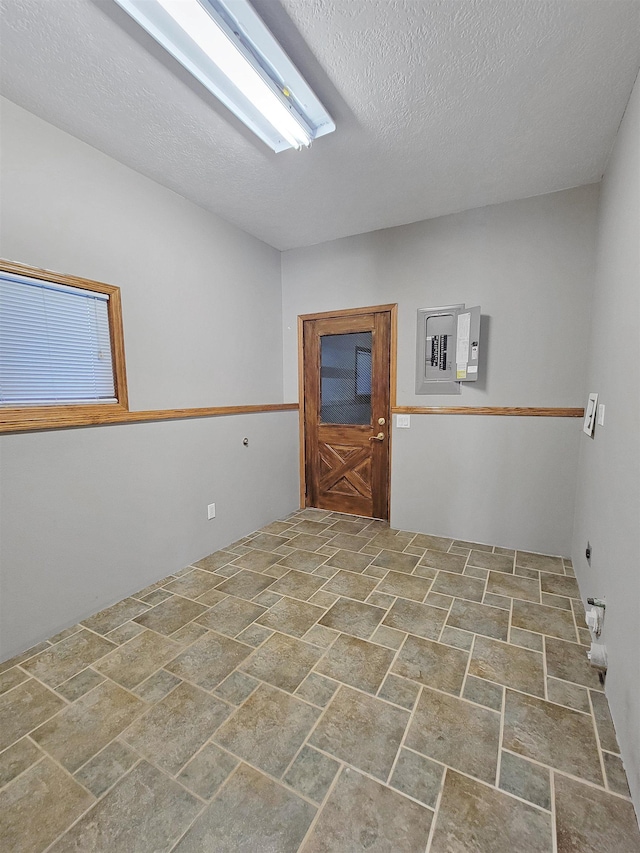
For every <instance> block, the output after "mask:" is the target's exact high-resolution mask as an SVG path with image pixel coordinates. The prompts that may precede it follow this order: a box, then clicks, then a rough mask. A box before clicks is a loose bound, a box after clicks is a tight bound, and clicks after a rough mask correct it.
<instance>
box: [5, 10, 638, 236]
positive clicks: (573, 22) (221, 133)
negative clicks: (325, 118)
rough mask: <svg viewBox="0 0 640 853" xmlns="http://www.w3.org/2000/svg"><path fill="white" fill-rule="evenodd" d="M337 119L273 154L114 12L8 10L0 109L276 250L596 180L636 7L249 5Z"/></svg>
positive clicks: (627, 80)
mask: <svg viewBox="0 0 640 853" xmlns="http://www.w3.org/2000/svg"><path fill="white" fill-rule="evenodd" d="M254 6H255V7H256V9H257V10H258V11H259V13H260V14H261V15H262V17H263V18H264V20H265V21H266V22H267V24H268V25H269V26H270V28H271V29H272V31H273V32H274V35H276V37H277V38H278V39H279V40H280V42H281V44H282V45H283V47H284V48H285V50H286V51H287V52H288V53H289V55H290V56H291V58H292V59H293V60H294V62H295V63H296V64H297V65H298V67H299V68H300V70H301V71H302V72H303V74H304V75H305V76H306V78H307V79H308V81H309V83H311V85H312V86H313V87H314V88H315V90H316V92H317V93H318V95H319V96H320V98H321V100H322V101H323V102H324V104H325V106H326V107H327V108H328V110H329V112H330V113H331V114H332V116H333V118H334V119H335V121H336V124H337V130H336V132H335V133H333V134H331V135H329V136H326V137H323V138H321V139H319V140H317V142H316V143H315V144H314V145H313V147H312V148H311V149H310V150H308V151H302V152H297V151H286V152H282V153H280V154H273V153H272V152H271V151H270V150H269V149H267V148H266V147H265V146H264V145H263V144H262V143H261V142H260V141H259V140H258V139H256V138H254V137H253V136H252V135H251V134H250V133H249V132H248V131H247V130H246V129H245V128H244V126H243V125H241V124H240V123H239V122H238V121H237V120H236V119H235V118H233V117H232V116H230V115H229V114H228V113H227V112H226V111H225V110H224V108H222V107H221V106H219V105H218V103H217V101H216V100H215V98H213V96H211V95H210V94H209V93H208V92H206V90H204V89H203V88H202V87H201V86H200V85H199V84H198V83H196V82H195V81H194V80H192V79H191V78H190V76H189V75H188V74H187V73H186V72H185V71H184V70H183V69H182V67H181V66H179V65H178V64H177V63H176V62H175V61H174V60H173V59H172V58H171V57H169V56H168V55H165V54H164V53H163V51H162V50H161V49H160V48H159V47H158V46H157V45H156V43H155V42H154V41H153V40H152V39H151V38H150V37H149V36H148V35H147V34H146V33H145V32H143V31H142V30H140V29H139V28H138V27H136V25H135V24H134V23H133V22H132V21H131V20H130V19H129V18H128V17H127V15H125V14H124V12H122V10H121V9H120V8H119V7H118V6H116V4H115V3H113V2H112V0H2V2H1V3H0V9H1V12H2V42H1V46H2V71H1V73H2V90H3V94H5V95H6V97H8V98H9V99H10V100H12V101H14V102H15V103H17V104H20V105H21V106H23V107H25V108H26V109H28V110H30V111H31V112H33V113H35V114H36V115H38V116H41V117H42V118H44V119H46V120H47V121H49V122H51V123H53V124H55V125H57V126H58V127H60V128H62V129H63V130H65V131H68V132H69V133H71V134H73V135H74V136H76V137H78V138H79V139H82V140H84V141H85V142H88V143H89V144H90V145H93V146H95V147H96V148H98V149H100V150H101V151H104V152H105V153H107V154H109V155H111V156H112V157H114V158H115V159H117V160H119V161H120V162H122V163H125V164H126V165H127V166H130V167H131V168H133V169H135V170H137V171H138V172H141V173H142V174H144V175H147V176H149V177H150V178H152V179H153V180H155V181H157V182H159V183H160V184H163V185H164V186H166V187H169V188H170V189H172V190H175V192H177V193H180V194H181V195H183V196H185V197H186V198H188V199H191V200H192V201H194V202H196V203H197V204H199V205H200V206H202V207H204V208H206V209H208V210H211V211H213V212H214V213H216V214H218V215H220V216H222V217H223V218H224V219H226V220H228V221H230V222H233V223H235V224H236V225H238V226H240V227H241V228H243V229H244V230H245V231H248V232H249V233H251V234H254V235H256V236H257V237H259V238H260V239H262V240H265V241H266V242H267V243H270V244H271V245H273V246H275V247H277V248H278V249H288V248H292V247H296V246H304V245H309V244H312V243H319V242H322V241H325V240H330V239H333V238H336V237H343V236H346V235H350V234H357V233H362V232H366V231H372V230H376V229H379V228H386V227H389V226H393V225H400V224H403V223H408V222H415V221H418V220H421V219H428V218H431V217H435V216H441V215H444V214H447V213H452V212H455V211H460V210H466V209H469V208H473V207H480V206H483V205H486V204H493V203H496V202H501V201H506V200H510V199H515V198H526V197H528V196H533V195H539V194H542V193H548V192H553V191H555V190H560V189H565V188H568V187H573V186H579V185H581V184H587V183H591V182H593V181H598V180H599V179H600V177H601V175H602V172H603V170H604V167H605V164H606V160H607V155H608V153H609V151H610V149H611V145H612V143H613V139H614V136H615V133H616V131H617V128H618V125H619V123H620V120H621V118H622V115H623V112H624V108H625V105H626V103H627V99H628V97H629V94H630V92H631V88H632V86H633V82H634V79H635V77H636V74H637V71H638V65H639V63H640V0H254Z"/></svg>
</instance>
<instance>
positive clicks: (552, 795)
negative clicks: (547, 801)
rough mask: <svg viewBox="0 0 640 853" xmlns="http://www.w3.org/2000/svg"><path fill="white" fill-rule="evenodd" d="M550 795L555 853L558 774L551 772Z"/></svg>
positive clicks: (555, 849) (552, 840)
mask: <svg viewBox="0 0 640 853" xmlns="http://www.w3.org/2000/svg"><path fill="white" fill-rule="evenodd" d="M549 796H550V798H551V844H552V846H553V853H558V824H557V815H556V774H555V772H554V771H553V770H552V771H551V773H550V774H549Z"/></svg>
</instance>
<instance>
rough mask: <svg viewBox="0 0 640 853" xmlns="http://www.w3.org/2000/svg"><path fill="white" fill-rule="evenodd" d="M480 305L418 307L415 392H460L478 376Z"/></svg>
mask: <svg viewBox="0 0 640 853" xmlns="http://www.w3.org/2000/svg"><path fill="white" fill-rule="evenodd" d="M479 354H480V307H479V306H476V307H474V308H465V306H464V304H457V305H445V306H442V307H440V308H419V309H418V333H417V347H416V394H459V393H460V387H461V386H460V383H461V382H475V381H476V380H477V378H478V359H479Z"/></svg>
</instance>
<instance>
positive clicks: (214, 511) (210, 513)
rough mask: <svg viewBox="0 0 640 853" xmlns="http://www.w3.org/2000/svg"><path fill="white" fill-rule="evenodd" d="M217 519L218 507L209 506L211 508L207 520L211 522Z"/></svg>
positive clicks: (208, 510)
mask: <svg viewBox="0 0 640 853" xmlns="http://www.w3.org/2000/svg"><path fill="white" fill-rule="evenodd" d="M215 517H216V505H215V504H209V506H208V507H207V518H208V519H209V520H211V519H212V518H215Z"/></svg>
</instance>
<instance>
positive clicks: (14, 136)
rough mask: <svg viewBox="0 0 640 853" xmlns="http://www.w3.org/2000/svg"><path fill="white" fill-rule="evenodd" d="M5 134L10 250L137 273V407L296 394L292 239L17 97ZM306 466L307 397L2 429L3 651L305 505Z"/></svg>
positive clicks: (40, 261) (133, 336)
mask: <svg viewBox="0 0 640 853" xmlns="http://www.w3.org/2000/svg"><path fill="white" fill-rule="evenodd" d="M1 144H2V160H1V163H0V169H1V179H2V208H1V211H0V213H1V216H2V219H1V229H0V255H2V257H5V258H10V259H11V260H15V261H21V262H23V263H27V264H30V265H33V266H41V267H46V268H49V269H53V270H57V271H60V272H66V273H71V274H75V275H80V276H85V277H88V278H95V279H98V280H102V281H106V282H110V283H112V284H117V285H119V286H120V287H121V288H122V302H123V314H124V334H125V346H126V353H127V372H128V379H129V396H130V406H131V409H148V408H177V407H183V406H214V405H231V404H243V403H246V404H249V403H274V402H280V401H282V361H281V347H282V342H281V289H280V255H279V253H278V252H277V251H275V250H274V249H272V248H271V247H269V246H267V245H265V244H264V243H261V242H260V241H258V240H256V239H254V238H253V237H250V236H249V235H247V234H245V233H243V232H242V231H239V230H238V229H237V228H234V227H233V226H231V225H229V224H227V223H225V222H223V221H222V220H220V219H218V218H216V217H214V216H212V215H211V214H209V213H206V212H204V211H203V210H201V209H200V208H198V207H196V206H195V205H193V204H191V203H189V202H187V201H185V200H184V199H183V198H181V197H179V196H177V195H175V194H174V193H172V192H170V191H168V190H166V189H164V188H162V187H160V186H158V185H157V184H154V183H153V182H152V181H150V180H148V179H146V178H144V177H142V176H141V175H138V174H136V173H135V172H132V171H131V170H129V169H127V168H125V167H123V166H122V165H120V164H119V163H117V162H115V161H114V160H112V159H110V158H108V157H106V156H105V155H103V154H101V153H99V152H98V151H96V150H95V149H92V148H90V147H89V146H87V145H85V144H84V143H81V142H79V141H78V140H76V139H74V138H72V137H70V136H68V135H67V134H65V133H63V132H62V131H60V130H58V129H56V128H54V127H52V126H51V125H48V124H46V123H45V122H43V121H41V120H39V119H37V118H35V117H34V116H32V115H30V114H29V113H27V112H25V111H24V110H22V109H20V108H18V107H16V106H15V105H13V104H11V103H9V102H7V101H2V141H1ZM244 436H247V437H248V438H249V439H250V444H249V447H248V448H244V447H243V446H242V439H243V437H244ZM297 465H298V461H297V417H296V413H295V412H293V413H291V412H287V413H273V414H260V415H250V416H249V415H247V416H238V417H231V418H218V419H206V420H198V421H176V422H163V423H155V424H132V425H126V426H124V425H123V426H110V427H96V428H88V429H74V430H67V431H60V432H58V431H56V432H43V433H39V434H36V433H30V434H24V435H9V436H3V437H2V438H0V524H1V528H0V625H1V633H0V659H3V658H5V657H9V656H11V655H12V654H14V653H17V652H19V651H21V650H23V649H25V648H27V647H28V646H30V645H32V644H33V643H35V642H37V641H39V640H41V639H43V638H45V637H48V636H51V635H52V634H54V633H55V632H56V631H58V630H60V629H61V628H64V627H66V626H67V625H70V624H73V623H74V622H76V621H78V620H79V619H81V618H83V617H85V616H87V615H89V614H90V613H92V612H95V611H96V610H99V609H101V608H102V607H105V606H107V605H109V604H111V603H113V602H114V601H116V600H118V599H120V598H122V597H124V596H125V595H127V594H128V593H130V592H133V591H134V590H136V589H140V588H142V587H143V586H145V585H146V584H147V583H149V582H151V581H154V580H156V579H158V578H160V577H163V576H165V575H167V574H169V573H170V572H171V571H175V570H178V569H181V568H183V567H184V566H185V565H187V564H189V563H191V562H193V561H194V560H197V559H199V558H200V557H202V556H204V555H206V554H208V553H210V552H211V551H214V550H215V549H217V548H219V547H222V546H223V545H225V544H228V543H230V542H231V541H233V540H234V539H237V538H239V537H240V536H242V535H244V534H246V533H249V532H250V531H252V530H254V529H256V528H257V527H260V526H261V525H263V524H264V523H266V522H268V521H271V520H273V518H275V517H277V516H281V515H284V514H285V513H287V512H289V511H291V510H293V509H294V508H295V507H297V505H298V482H297V477H298V473H297ZM274 483H277V489H274V488H273V484H274ZM213 501H215V502H216V510H217V518H216V519H215V520H212V521H207V518H206V507H207V504H208V503H211V502H213Z"/></svg>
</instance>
